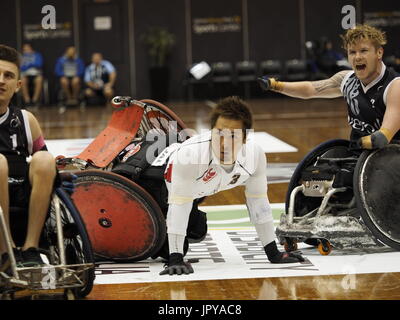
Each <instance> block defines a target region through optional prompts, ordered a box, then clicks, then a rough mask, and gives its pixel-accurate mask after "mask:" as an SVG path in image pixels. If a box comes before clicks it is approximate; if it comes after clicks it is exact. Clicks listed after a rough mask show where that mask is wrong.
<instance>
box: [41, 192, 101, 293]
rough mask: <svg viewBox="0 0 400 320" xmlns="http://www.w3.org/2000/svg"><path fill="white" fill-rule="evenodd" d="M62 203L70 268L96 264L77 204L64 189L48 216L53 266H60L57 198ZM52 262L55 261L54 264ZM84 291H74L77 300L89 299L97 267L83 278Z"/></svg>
mask: <svg viewBox="0 0 400 320" xmlns="http://www.w3.org/2000/svg"><path fill="white" fill-rule="evenodd" d="M56 196H57V197H58V198H59V199H60V211H61V223H62V228H63V233H64V248H65V257H66V263H67V265H72V264H84V263H93V264H94V257H93V252H92V246H91V243H90V240H89V237H88V234H87V232H86V228H85V225H84V223H83V221H82V219H81V216H80V214H79V212H78V210H77V209H76V207H75V205H74V203H73V202H72V200H71V199H70V197H69V196H68V194H67V193H66V192H65V191H64V190H63V189H61V188H58V189H56V190H55V195H54V196H53V199H52V201H51V203H50V209H49V214H48V217H47V220H46V222H45V225H44V233H43V236H44V240H45V241H46V242H47V243H48V246H49V249H50V250H49V251H50V252H51V253H52V254H51V255H50V263H51V264H59V263H60V257H59V248H58V243H57V224H56V212H55V203H54V198H55V197H56ZM51 260H53V261H51ZM79 277H80V279H81V281H82V282H83V284H84V285H83V287H80V288H76V289H73V291H74V294H75V295H76V296H77V297H78V298H84V297H86V296H87V295H88V294H89V293H90V292H91V291H92V288H93V281H94V278H95V273H94V267H93V268H92V269H89V270H86V271H84V272H83V273H82V274H81V275H80V276H79Z"/></svg>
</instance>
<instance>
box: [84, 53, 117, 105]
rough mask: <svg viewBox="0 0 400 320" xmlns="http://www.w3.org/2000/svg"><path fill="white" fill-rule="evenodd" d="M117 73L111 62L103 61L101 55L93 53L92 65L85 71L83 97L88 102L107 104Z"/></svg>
mask: <svg viewBox="0 0 400 320" xmlns="http://www.w3.org/2000/svg"><path fill="white" fill-rule="evenodd" d="M116 78H117V73H116V71H115V68H114V66H113V65H112V63H111V62H109V61H107V60H103V55H102V54H101V53H98V52H96V53H93V55H92V63H91V64H90V65H89V66H87V67H86V70H85V78H84V80H85V84H86V87H87V88H86V90H85V95H86V97H87V100H88V101H91V102H92V103H93V104H96V103H97V102H98V101H100V100H102V102H104V100H105V102H106V103H107V104H108V103H109V101H110V100H111V98H112V97H113V95H114V89H113V87H114V84H115V81H116Z"/></svg>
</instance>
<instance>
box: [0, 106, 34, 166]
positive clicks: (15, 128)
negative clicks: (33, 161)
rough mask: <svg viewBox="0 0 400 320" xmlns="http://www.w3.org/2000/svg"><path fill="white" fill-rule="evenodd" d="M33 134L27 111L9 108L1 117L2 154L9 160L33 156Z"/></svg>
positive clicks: (0, 150) (0, 148)
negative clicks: (16, 157)
mask: <svg viewBox="0 0 400 320" xmlns="http://www.w3.org/2000/svg"><path fill="white" fill-rule="evenodd" d="M32 146H33V144H32V133H31V129H30V126H29V120H28V114H27V113H26V111H25V110H21V109H18V108H15V107H9V108H8V109H7V112H6V113H5V114H3V115H2V116H1V117H0V153H1V154H3V155H4V156H6V157H7V158H10V157H13V156H14V157H15V156H19V157H21V158H27V157H29V156H30V155H31V154H32Z"/></svg>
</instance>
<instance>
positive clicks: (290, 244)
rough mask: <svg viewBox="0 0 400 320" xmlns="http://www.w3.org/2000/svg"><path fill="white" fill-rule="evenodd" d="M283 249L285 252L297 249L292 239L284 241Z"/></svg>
mask: <svg viewBox="0 0 400 320" xmlns="http://www.w3.org/2000/svg"><path fill="white" fill-rule="evenodd" d="M283 247H284V248H285V251H286V252H292V251H296V250H297V248H298V246H297V242H296V241H295V240H293V239H286V241H285V242H284V244H283Z"/></svg>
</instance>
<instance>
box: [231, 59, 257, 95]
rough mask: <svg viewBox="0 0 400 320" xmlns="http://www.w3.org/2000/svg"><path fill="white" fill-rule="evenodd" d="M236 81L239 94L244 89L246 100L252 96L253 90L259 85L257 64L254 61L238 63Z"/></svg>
mask: <svg viewBox="0 0 400 320" xmlns="http://www.w3.org/2000/svg"><path fill="white" fill-rule="evenodd" d="M235 70H236V81H237V84H238V88H239V92H242V90H241V89H242V88H243V89H244V97H245V98H246V99H248V98H250V96H251V89H252V87H254V85H255V84H256V83H257V64H256V63H255V62H254V61H239V62H236V66H235Z"/></svg>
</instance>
